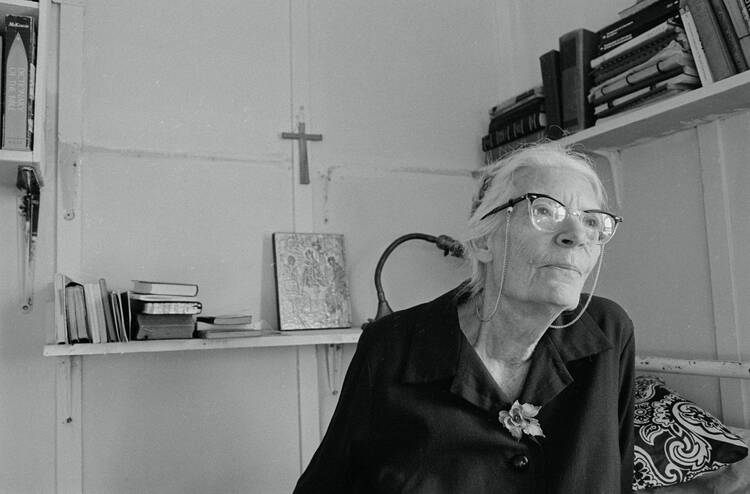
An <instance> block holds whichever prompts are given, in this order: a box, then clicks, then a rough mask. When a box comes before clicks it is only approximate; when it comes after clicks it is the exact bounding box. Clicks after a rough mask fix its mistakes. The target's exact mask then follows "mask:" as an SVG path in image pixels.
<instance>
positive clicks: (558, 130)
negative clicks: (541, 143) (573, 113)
mask: <svg viewBox="0 0 750 494" xmlns="http://www.w3.org/2000/svg"><path fill="white" fill-rule="evenodd" d="M539 68H540V69H541V72H542V85H543V86H544V112H545V113H546V114H547V126H546V133H547V137H548V138H550V139H553V140H554V139H559V138H561V137H562V136H563V124H562V106H561V101H562V96H561V87H560V52H559V51H558V50H549V51H548V52H545V53H543V54H542V55H541V56H540V57H539Z"/></svg>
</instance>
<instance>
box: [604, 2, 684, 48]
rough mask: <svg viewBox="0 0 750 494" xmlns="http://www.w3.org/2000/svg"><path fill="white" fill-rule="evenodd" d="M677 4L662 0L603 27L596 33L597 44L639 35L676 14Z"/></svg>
mask: <svg viewBox="0 0 750 494" xmlns="http://www.w3.org/2000/svg"><path fill="white" fill-rule="evenodd" d="M679 4H680V2H679V0H663V1H661V2H658V3H655V4H654V5H651V6H650V7H647V8H645V9H643V10H642V11H640V12H636V13H635V14H633V15H631V16H628V17H626V18H624V19H620V20H619V21H617V22H614V23H612V24H610V25H608V26H605V27H603V28H602V29H600V30H599V31H598V32H597V34H598V35H599V44H600V45H604V44H608V43H611V42H612V41H613V40H616V39H619V38H622V37H625V36H627V35H637V34H640V33H642V32H644V31H646V30H647V29H650V28H651V27H653V26H656V25H657V24H659V23H660V22H662V21H663V20H664V19H666V18H667V17H669V16H672V15H674V14H676V13H677V11H678V9H679ZM612 48H614V47H612Z"/></svg>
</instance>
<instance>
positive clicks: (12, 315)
mask: <svg viewBox="0 0 750 494" xmlns="http://www.w3.org/2000/svg"><path fill="white" fill-rule="evenodd" d="M347 7H348V8H349V9H350V10H348V11H343V10H341V9H340V8H339V5H332V4H331V5H317V4H316V5H312V2H311V3H310V5H309V6H307V5H302V4H301V3H297V2H295V3H294V5H292V4H291V3H273V2H272V3H271V4H269V3H268V2H239V1H237V2H224V3H223V4H222V8H221V9H217V7H216V6H215V5H213V4H206V3H204V2H192V3H191V6H190V8H180V9H176V8H175V7H174V5H172V4H169V3H166V2H164V3H154V2H147V1H136V2H128V3H123V2H119V1H115V0H112V1H97V2H89V3H87V4H86V5H85V13H84V16H83V26H84V33H83V37H84V44H83V53H82V57H83V74H82V75H83V87H82V88H81V89H82V91H81V94H80V96H81V97H82V105H83V107H82V109H83V121H82V122H81V134H82V142H81V143H80V144H81V145H82V147H81V154H80V156H79V158H80V160H79V166H80V168H81V184H80V189H79V191H78V192H79V193H80V210H79V211H77V213H78V214H77V216H76V218H75V219H74V221H75V222H76V223H73V225H74V226H75V227H74V228H72V230H74V231H75V230H76V228H77V229H78V230H79V231H80V238H78V237H77V236H75V235H74V237H75V238H74V240H75V242H80V249H79V250H77V251H76V252H74V253H73V257H78V256H80V273H79V274H80V276H81V278H84V279H94V278H98V277H100V276H101V277H105V278H106V279H107V280H108V282H109V284H110V286H111V287H113V288H127V287H128V286H129V284H130V280H131V279H133V278H161V279H172V280H185V281H195V282H197V283H198V284H199V285H200V287H201V290H200V298H201V301H202V302H203V303H204V310H205V311H206V312H208V313H215V312H229V311H235V310H240V309H247V310H250V311H251V312H253V313H254V314H255V315H256V317H262V318H264V319H267V320H270V321H273V320H274V319H275V297H274V294H273V265H272V257H271V244H270V234H271V232H273V231H285V230H290V229H292V228H293V225H294V223H295V221H296V214H297V213H296V212H295V211H298V210H300V209H302V210H304V209H310V210H311V211H312V212H313V214H312V216H313V218H314V223H313V225H312V226H313V227H314V228H315V229H316V230H319V231H336V232H341V233H344V234H345V235H346V243H347V258H348V259H347V260H348V263H349V264H348V274H349V277H350V283H351V291H352V297H353V303H354V318H355V320H354V323H355V325H357V326H358V325H359V324H361V323H362V322H363V321H364V320H366V319H367V318H368V317H371V316H372V315H373V314H374V310H375V298H374V290H373V288H372V273H373V270H374V266H375V262H376V261H377V257H378V256H379V255H380V253H381V252H382V250H383V249H384V248H385V246H386V245H387V244H388V243H389V242H390V241H391V240H393V239H394V238H395V237H396V236H398V235H400V234H402V233H406V232H410V231H425V232H426V233H432V234H439V233H448V234H457V233H458V230H459V228H460V225H461V221H462V218H463V217H464V215H465V211H466V208H467V207H468V202H469V198H468V197H467V195H468V192H469V190H470V185H471V182H472V179H471V174H470V172H471V171H472V170H473V169H475V168H476V164H477V162H478V159H479V151H478V148H477V143H478V142H479V134H480V133H481V131H482V129H483V127H484V125H485V124H486V123H485V122H484V116H485V115H486V113H485V112H486V106H487V101H489V100H491V99H492V97H493V91H494V89H493V88H494V83H493V81H492V76H491V73H492V71H493V70H494V69H492V66H493V64H491V63H484V62H482V60H481V59H483V58H484V57H483V56H480V54H479V53H478V51H477V47H482V46H490V45H492V44H493V43H494V39H495V38H496V29H495V28H494V27H493V26H494V22H495V21H494V19H495V16H494V14H493V8H494V6H493V4H492V2H489V1H476V2H472V4H470V5H465V6H463V7H462V8H458V6H455V5H437V6H436V5H433V4H432V3H424V4H413V5H409V6H403V5H400V4H399V3H398V2H396V3H393V4H389V5H385V4H383V5H373V4H372V2H358V3H350V4H348V6H347ZM290 8H291V9H292V10H291V11H290ZM56 9H57V7H55V9H54V10H55V11H56ZM296 9H301V10H302V11H309V12H312V15H310V17H309V21H308V23H309V29H310V33H308V34H306V36H308V38H307V39H308V41H309V43H308V46H309V50H310V51H309V54H308V55H307V61H308V63H309V64H310V66H311V67H312V68H313V70H311V75H310V76H309V78H308V80H307V83H306V84H307V91H309V95H306V96H309V98H308V100H309V101H310V105H309V106H308V108H306V116H307V122H308V125H309V127H308V130H310V131H313V132H320V133H323V134H324V141H323V142H322V143H315V144H311V145H310V158H311V164H312V170H311V171H312V181H313V183H312V184H311V185H310V186H309V187H310V190H311V191H312V193H310V194H309V196H307V197H305V196H304V195H303V196H302V198H300V197H294V194H296V193H297V192H296V191H297V188H296V186H294V185H293V182H292V179H293V173H292V170H293V166H294V162H293V160H292V157H293V152H294V144H292V143H290V142H288V141H282V140H281V139H280V137H279V134H280V132H281V131H283V130H289V128H290V127H291V126H292V125H293V123H294V122H293V118H292V114H293V113H295V111H296V110H294V109H292V108H291V106H292V105H291V102H292V101H294V100H295V99H296V98H297V96H298V95H296V94H294V92H295V91H298V89H297V87H296V86H295V81H296V79H295V77H298V76H299V74H300V73H301V72H303V71H302V70H301V69H300V67H299V66H297V62H296V59H290V51H291V50H292V48H293V47H295V49H297V48H296V47H297V46H298V45H296V44H295V43H298V41H295V39H297V38H296V37H297V36H299V35H300V34H299V33H298V32H296V31H295V32H294V33H291V34H290V32H289V28H290V21H289V19H290V17H292V18H295V19H296V18H298V17H297V16H299V11H298V10H296ZM335 15H338V16H344V19H341V18H336V17H335ZM457 16H460V17H457ZM342 20H347V21H348V22H344V23H342V22H341V21H342ZM51 24H52V25H53V26H56V22H53V23H51ZM417 28H418V29H417ZM415 33H416V34H415ZM52 39H53V40H54V39H57V38H56V36H52ZM394 46H397V47H398V50H397V51H395V52H394V51H393V48H394ZM363 49H367V50H370V56H363V53H362V50H363ZM56 53H57V52H56V46H53V47H51V48H50V55H51V57H52V58H53V60H52V61H51V65H52V66H53V67H54V68H56V67H55V61H56V59H55V56H56ZM342 61H345V62H346V63H344V64H342ZM375 61H377V63H373V62H375ZM480 62H482V63H480ZM51 72H52V74H50V83H51V84H50V91H51V92H52V94H51V95H50V98H49V99H50V101H51V104H50V125H49V127H50V135H51V136H54V135H55V131H56V129H55V125H54V124H55V108H56V105H55V100H56V97H57V94H56V93H55V91H56V87H57V86H56V78H55V77H56V73H55V70H53V71H51ZM67 97H69V95H61V98H67ZM66 101H67V100H66ZM363 109H366V110H365V111H364V112H363ZM49 142H50V143H51V144H50V149H49V154H50V155H51V156H54V155H55V151H56V148H54V146H53V145H54V142H55V139H49ZM64 144H65V145H68V144H71V143H68V142H65V143H64ZM51 168H53V169H54V167H51ZM3 172H4V173H6V175H7V176H5V177H3V183H4V184H12V183H13V181H14V176H11V175H12V174H11V173H10V171H8V170H3ZM13 173H15V172H14V171H13ZM50 184H51V185H48V187H46V188H45V189H44V191H43V205H42V208H43V209H42V216H43V217H42V225H41V232H40V242H41V245H40V249H39V261H38V265H37V301H38V304H37V307H36V309H35V312H34V313H33V314H32V315H31V316H21V315H19V314H18V313H17V308H16V307H15V301H16V299H17V297H16V291H17V286H18V285H17V282H16V281H15V280H16V277H15V258H14V257H13V256H12V255H8V256H6V259H7V261H6V262H5V263H4V264H3V269H4V270H5V271H7V272H8V274H7V276H5V279H7V280H9V282H8V283H7V285H4V286H3V288H2V289H3V290H4V291H3V296H2V298H1V299H0V300H3V301H4V304H3V311H4V315H6V317H4V318H3V319H2V322H0V326H2V327H1V328H0V329H1V330H2V331H1V332H0V337H1V338H2V340H1V342H2V352H3V358H2V360H1V361H0V366H1V367H0V375H2V377H0V383H1V385H2V390H3V397H4V399H3V400H0V402H2V403H3V404H2V405H1V406H2V407H3V413H2V417H3V421H4V423H5V424H7V425H5V426H2V427H0V430H1V431H2V432H1V433H2V435H3V436H2V437H3V444H4V447H3V448H2V453H0V454H1V455H2V456H1V457H0V460H1V461H0V465H2V468H0V471H1V472H2V473H1V474H0V475H2V478H0V492H9V493H10V492H13V493H16V492H54V490H55V472H54V465H55V457H54V452H55V435H54V434H55V426H56V425H55V421H56V418H55V414H54V412H55V406H56V404H55V363H56V359H54V358H43V357H41V349H42V345H43V344H44V343H45V341H49V339H50V337H51V321H52V294H51V281H52V275H53V273H54V272H55V247H56V246H55V244H54V239H55V235H56V231H55V223H56V217H55V212H54V204H55V196H54V193H55V187H54V180H52V181H51V182H50ZM3 192H4V194H3V195H2V197H0V199H1V200H2V204H3V206H4V208H5V210H8V211H9V213H8V214H6V215H5V217H6V218H13V214H14V208H15V202H14V201H15V200H14V192H13V190H12V186H8V187H6V189H4V191H3ZM300 200H305V201H309V202H308V203H306V204H302V205H300V204H299V201H300ZM438 201H439V204H437V203H438ZM458 202H460V204H459V205H457V204H456V203H458ZM436 204H437V205H436ZM436 213H439V214H436ZM60 225H61V226H62V227H63V228H65V229H70V226H71V224H70V223H62V222H60ZM3 229H4V231H5V232H6V234H5V235H2V240H0V242H2V245H3V249H4V252H8V253H11V254H13V253H15V238H14V237H13V235H14V234H15V223H14V222H8V223H7V224H6V223H5V222H4V223H3ZM61 247H66V248H67V247H69V246H68V245H66V246H61ZM64 250H65V249H64ZM69 250H70V249H67V251H66V252H69ZM409 252H411V254H409ZM66 255H70V253H68V254H66ZM402 255H406V256H407V258H404V257H401V256H402ZM409 255H411V256H412V258H411V259H409V258H408V256H409ZM441 256H442V253H441V252H439V251H437V249H435V248H434V247H432V246H429V245H427V244H424V245H418V244H415V245H414V246H407V247H405V248H404V251H403V252H400V253H399V256H394V259H393V261H392V263H389V265H388V270H387V273H386V275H387V276H388V279H387V280H385V283H386V286H387V287H391V288H392V289H391V290H389V296H390V297H391V300H392V301H393V305H394V307H399V306H403V305H405V304H410V303H413V302H415V301H416V300H417V299H422V300H423V299H425V298H427V297H431V296H434V295H437V294H439V293H440V292H442V291H443V290H446V289H448V288H450V287H452V286H453V285H454V284H455V283H457V282H458V280H460V279H461V278H463V276H464V273H463V272H462V271H461V270H460V267H459V266H458V263H453V264H450V263H448V264H446V265H445V270H434V272H430V273H428V275H427V277H426V278H425V277H421V279H420V281H419V282H417V281H416V280H414V279H412V278H415V277H416V276H414V275H412V276H410V277H409V278H408V281H409V282H412V283H413V285H414V286H415V287H416V286H419V292H420V293H421V295H415V291H409V290H403V289H401V285H405V283H404V282H403V279H404V278H403V276H404V275H401V274H400V273H399V266H403V265H405V264H407V263H408V264H413V263H414V262H417V261H415V260H414V259H415V258H417V259H419V258H420V257H421V258H424V259H421V260H419V261H418V262H420V263H421V265H422V266H424V269H425V270H430V271H432V270H433V269H434V266H440V265H442V263H443V262H442V258H441ZM399 257H401V258H399ZM427 259H433V260H435V261H436V262H432V261H428V260H427ZM62 262H63V263H64V264H68V265H70V264H73V265H75V264H76V260H75V259H73V260H72V261H71V259H67V260H62ZM431 268H433V269H431ZM321 351H322V349H321ZM351 351H352V348H347V349H346V351H345V353H346V358H347V360H348V358H349V357H350V355H351ZM297 359H298V356H297V353H296V351H295V350H293V349H275V350H274V349H257V350H231V351H215V352H213V351H212V352H194V353H191V352H185V353H182V352H176V353H165V354H143V355H122V356H95V357H85V358H83V359H82V376H83V379H82V401H81V406H82V416H81V423H80V426H81V428H82V437H83V458H82V461H83V465H84V468H83V473H82V475H83V477H82V482H83V490H84V491H86V492H97V493H107V492H118V493H119V492H154V491H157V490H158V491H159V492H175V493H178V492H179V493H183V492H196V493H197V492H200V493H206V492H240V491H241V492H262V493H269V492H289V491H290V490H291V487H292V486H293V485H294V482H295V481H296V478H297V476H298V474H299V468H300V465H299V463H300V444H299V427H300V423H299V410H298V408H299V403H298V392H299V391H298V389H297V386H298V376H297V366H298V361H297ZM320 371H321V372H322V373H324V369H323V368H322V367H321V368H320ZM19 376H24V377H23V378H22V379H21V378H20V377H19ZM340 377H341V376H339V378H340ZM320 382H321V389H322V392H323V396H322V397H321V400H322V401H321V406H322V413H321V426H324V425H325V422H326V420H327V419H326V417H327V414H328V413H330V409H331V407H332V406H333V402H334V401H335V395H334V394H333V393H332V392H331V391H329V390H328V389H327V382H326V380H325V379H324V378H321V381H320ZM30 383H34V384H33V385H31V384H30Z"/></svg>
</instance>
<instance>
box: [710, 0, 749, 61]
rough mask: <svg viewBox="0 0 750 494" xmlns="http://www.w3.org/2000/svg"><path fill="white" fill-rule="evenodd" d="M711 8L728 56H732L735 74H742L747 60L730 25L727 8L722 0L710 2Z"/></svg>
mask: <svg viewBox="0 0 750 494" xmlns="http://www.w3.org/2000/svg"><path fill="white" fill-rule="evenodd" d="M710 3H711V8H712V9H713V11H714V15H715V16H716V22H717V23H718V24H719V28H721V34H722V35H723V36H724V42H725V43H726V45H727V49H728V50H729V54H730V55H731V56H732V60H733V61H734V66H735V67H736V68H737V72H744V71H746V70H747V60H746V59H745V54H744V53H742V45H740V39H739V37H738V36H737V31H735V29H734V25H733V24H732V18H731V16H730V14H729V10H728V9H727V6H726V5H725V4H724V2H723V0H710Z"/></svg>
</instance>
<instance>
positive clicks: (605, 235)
mask: <svg viewBox="0 0 750 494" xmlns="http://www.w3.org/2000/svg"><path fill="white" fill-rule="evenodd" d="M529 202H530V204H531V205H530V209H529V212H530V215H531V223H532V224H533V225H534V226H535V227H536V228H538V229H539V230H542V231H546V232H554V231H557V230H558V229H559V228H560V225H561V224H562V222H563V221H565V218H566V217H567V216H568V214H573V215H575V216H578V219H579V221H580V222H581V225H583V227H584V229H585V231H586V235H587V237H588V239H589V240H591V241H593V242H596V243H605V242H607V241H608V240H609V239H610V238H612V235H614V232H615V226H616V222H615V220H614V218H613V217H612V216H610V215H609V214H607V213H602V212H597V211H588V212H587V211H571V210H569V209H568V208H566V207H565V206H564V205H562V204H560V203H559V202H557V201H555V200H553V199H550V198H547V197H536V198H534V199H531V200H530V201H529Z"/></svg>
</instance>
